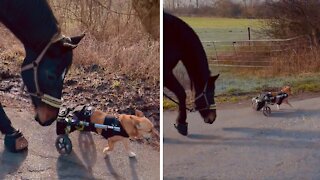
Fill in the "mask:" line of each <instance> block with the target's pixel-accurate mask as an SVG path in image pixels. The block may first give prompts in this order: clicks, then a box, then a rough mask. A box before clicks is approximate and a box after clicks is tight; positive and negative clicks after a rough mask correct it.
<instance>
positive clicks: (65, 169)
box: [57, 152, 95, 179]
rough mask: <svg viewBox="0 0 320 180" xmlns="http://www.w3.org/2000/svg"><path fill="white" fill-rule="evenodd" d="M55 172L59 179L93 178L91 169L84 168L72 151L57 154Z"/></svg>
mask: <svg viewBox="0 0 320 180" xmlns="http://www.w3.org/2000/svg"><path fill="white" fill-rule="evenodd" d="M57 174H58V177H59V179H68V178H69V179H72V178H73V179H95V178H94V176H93V174H92V170H90V169H88V168H86V166H85V165H83V164H82V162H81V160H80V159H79V158H78V156H77V155H76V154H75V153H74V152H71V154H70V155H66V156H65V155H60V156H59V158H58V161H57Z"/></svg>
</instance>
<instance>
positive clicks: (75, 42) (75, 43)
mask: <svg viewBox="0 0 320 180" xmlns="http://www.w3.org/2000/svg"><path fill="white" fill-rule="evenodd" d="M85 35H86V34H85V33H83V34H81V35H80V36H74V37H71V38H70V39H71V43H72V44H73V45H77V44H79V42H80V41H81V39H82V38H83V37H84V36H85Z"/></svg>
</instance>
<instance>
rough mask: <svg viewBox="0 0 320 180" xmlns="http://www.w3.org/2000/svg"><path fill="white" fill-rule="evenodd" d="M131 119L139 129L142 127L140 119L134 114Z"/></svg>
mask: <svg viewBox="0 0 320 180" xmlns="http://www.w3.org/2000/svg"><path fill="white" fill-rule="evenodd" d="M130 119H131V120H132V121H133V124H134V126H135V127H136V128H137V129H141V124H140V121H139V120H138V119H137V118H134V116H130Z"/></svg>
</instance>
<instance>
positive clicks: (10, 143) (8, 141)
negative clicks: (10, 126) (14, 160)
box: [4, 130, 28, 153]
mask: <svg viewBox="0 0 320 180" xmlns="http://www.w3.org/2000/svg"><path fill="white" fill-rule="evenodd" d="M19 141H20V143H21V142H24V141H25V143H24V144H22V145H20V146H19V145H18V146H17V144H16V143H19ZM4 145H5V147H6V149H7V150H8V151H10V152H14V153H17V152H21V151H25V150H27V149H28V142H27V140H26V139H25V138H24V137H23V134H22V133H21V132H20V131H19V130H17V131H15V132H14V133H13V134H7V135H5V138H4Z"/></svg>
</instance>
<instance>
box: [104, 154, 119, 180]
mask: <svg viewBox="0 0 320 180" xmlns="http://www.w3.org/2000/svg"><path fill="white" fill-rule="evenodd" d="M104 159H105V162H106V165H107V168H108V170H109V172H110V174H111V175H112V176H113V177H114V179H116V180H118V179H123V178H121V176H120V175H119V174H118V172H117V171H116V170H115V169H114V168H113V166H112V164H111V161H110V158H109V156H108V155H106V157H105V158H104Z"/></svg>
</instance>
